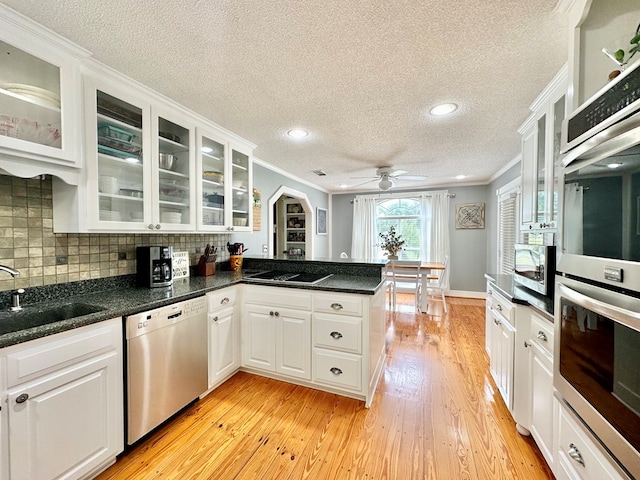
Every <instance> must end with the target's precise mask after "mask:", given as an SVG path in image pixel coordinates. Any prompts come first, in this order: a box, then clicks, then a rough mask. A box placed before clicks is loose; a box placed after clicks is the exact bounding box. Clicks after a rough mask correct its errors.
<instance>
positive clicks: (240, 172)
mask: <svg viewBox="0 0 640 480" xmlns="http://www.w3.org/2000/svg"><path fill="white" fill-rule="evenodd" d="M250 158H251V157H250V154H249V152H246V151H242V150H240V149H238V148H235V147H232V148H231V182H232V183H231V187H232V188H231V195H232V203H233V205H232V206H233V208H232V210H231V223H230V229H231V230H233V231H250V230H251V227H252V226H251V225H250V222H251V219H252V218H253V215H252V209H253V194H252V184H251V178H252V168H251V161H250Z"/></svg>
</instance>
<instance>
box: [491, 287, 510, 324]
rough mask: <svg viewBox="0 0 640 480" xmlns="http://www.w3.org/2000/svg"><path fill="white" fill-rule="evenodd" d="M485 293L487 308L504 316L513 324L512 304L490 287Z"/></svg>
mask: <svg viewBox="0 0 640 480" xmlns="http://www.w3.org/2000/svg"><path fill="white" fill-rule="evenodd" d="M488 290H489V291H488V292H487V307H489V308H490V309H492V310H495V311H497V312H499V313H500V315H502V316H504V317H505V318H506V319H507V320H509V322H510V323H512V324H513V314H514V306H513V304H512V303H511V302H510V301H509V300H507V299H506V298H504V297H503V296H502V295H500V294H499V293H498V292H497V291H496V290H495V288H493V287H491V288H489V289H488Z"/></svg>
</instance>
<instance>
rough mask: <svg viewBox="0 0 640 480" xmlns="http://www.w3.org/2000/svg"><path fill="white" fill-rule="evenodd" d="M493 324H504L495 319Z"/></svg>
mask: <svg viewBox="0 0 640 480" xmlns="http://www.w3.org/2000/svg"><path fill="white" fill-rule="evenodd" d="M493 323H494V324H496V325H502V322H501V321H500V320H497V319H495V318H494V319H493Z"/></svg>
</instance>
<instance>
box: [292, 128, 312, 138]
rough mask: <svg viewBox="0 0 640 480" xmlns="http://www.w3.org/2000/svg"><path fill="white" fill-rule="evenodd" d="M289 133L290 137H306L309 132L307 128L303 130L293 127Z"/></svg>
mask: <svg viewBox="0 0 640 480" xmlns="http://www.w3.org/2000/svg"><path fill="white" fill-rule="evenodd" d="M287 134H288V135H289V136H290V137H294V138H304V137H306V136H307V135H309V132H307V131H306V130H302V129H300V128H293V129H291V130H289V131H288V132H287Z"/></svg>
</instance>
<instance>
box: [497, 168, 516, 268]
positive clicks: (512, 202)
mask: <svg viewBox="0 0 640 480" xmlns="http://www.w3.org/2000/svg"><path fill="white" fill-rule="evenodd" d="M518 188H519V185H518V182H517V180H516V181H513V182H510V183H508V184H507V185H505V186H504V187H502V188H500V189H498V191H497V195H498V273H501V274H506V275H510V274H512V273H513V268H514V261H515V259H514V252H515V244H516V240H517V235H518V193H517V192H518Z"/></svg>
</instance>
